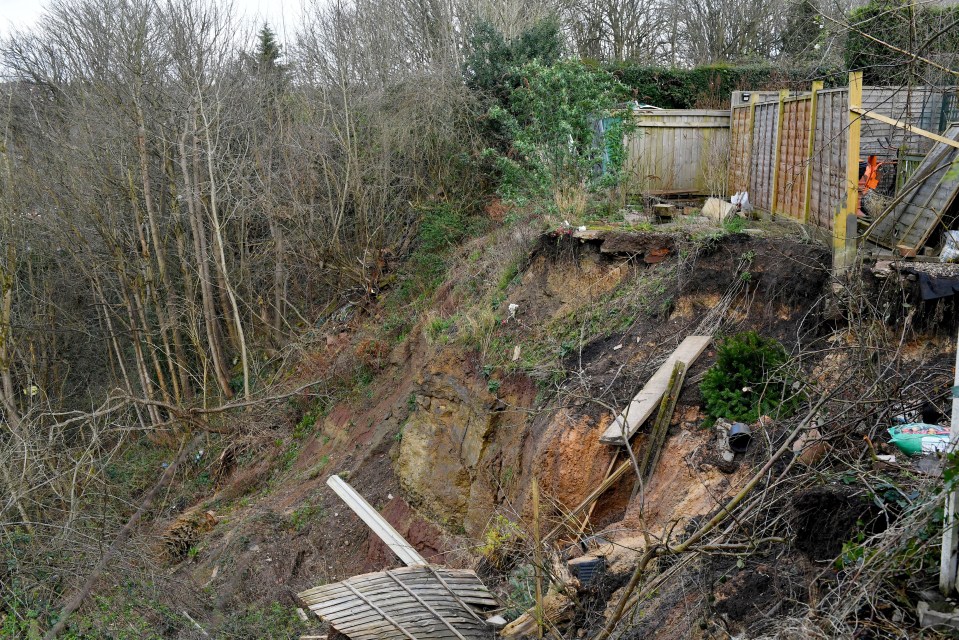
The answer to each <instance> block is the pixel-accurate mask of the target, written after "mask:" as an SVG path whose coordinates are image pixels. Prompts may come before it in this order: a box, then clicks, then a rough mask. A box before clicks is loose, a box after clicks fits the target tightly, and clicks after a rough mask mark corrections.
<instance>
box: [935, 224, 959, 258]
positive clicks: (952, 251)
mask: <svg viewBox="0 0 959 640" xmlns="http://www.w3.org/2000/svg"><path fill="white" fill-rule="evenodd" d="M939 260H940V261H941V262H959V231H946V244H945V246H944V247H943V248H942V253H940V254H939Z"/></svg>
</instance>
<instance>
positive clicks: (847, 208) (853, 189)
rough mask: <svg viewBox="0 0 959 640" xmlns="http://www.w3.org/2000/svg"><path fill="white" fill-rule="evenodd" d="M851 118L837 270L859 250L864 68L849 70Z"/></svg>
mask: <svg viewBox="0 0 959 640" xmlns="http://www.w3.org/2000/svg"><path fill="white" fill-rule="evenodd" d="M848 98H849V111H848V112H847V115H846V119H847V120H848V121H849V125H848V136H847V138H846V194H845V198H844V202H843V204H842V206H841V207H839V209H838V212H837V213H836V217H835V218H834V219H833V225H832V240H833V242H832V264H833V269H834V270H836V271H843V270H845V269H847V268H849V267H850V266H851V265H852V262H853V259H854V258H855V253H856V236H857V229H856V209H858V208H859V131H860V125H861V123H862V116H860V115H859V114H858V113H855V112H853V109H861V108H862V72H861V71H853V72H851V73H850V74H849V93H848Z"/></svg>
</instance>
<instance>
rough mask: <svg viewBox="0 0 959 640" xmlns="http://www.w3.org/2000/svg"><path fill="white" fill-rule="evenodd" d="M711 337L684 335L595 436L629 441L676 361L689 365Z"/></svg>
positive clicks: (612, 441)
mask: <svg viewBox="0 0 959 640" xmlns="http://www.w3.org/2000/svg"><path fill="white" fill-rule="evenodd" d="M712 340H713V337H712V336H711V335H706V336H688V337H687V338H686V339H685V340H683V341H682V342H681V343H680V345H679V346H678V347H676V350H675V351H674V352H673V353H672V355H670V356H669V358H667V359H666V362H664V363H663V364H662V366H661V367H659V369H658V370H657V371H656V373H654V374H653V377H652V378H650V379H649V382H647V383H646V385H645V386H644V387H643V388H642V390H641V391H640V392H639V393H637V394H636V396H635V397H634V398H633V399H632V401H630V403H629V405H628V406H627V407H626V409H624V410H623V412H622V413H620V414H619V415H618V416H616V419H615V420H613V422H612V423H611V424H610V425H609V426H608V427H607V428H606V431H605V432H604V433H603V435H602V436H600V438H599V440H600V442H603V443H605V444H619V445H621V444H626V443H627V442H629V439H630V438H631V437H632V436H633V434H634V433H636V432H637V431H639V428H640V427H641V426H643V423H645V422H646V420H647V419H649V417H650V416H651V415H652V414H653V411H655V410H656V408H657V407H658V406H659V403H660V401H661V400H662V399H663V396H664V395H665V394H666V389H667V387H668V386H669V379H670V374H671V373H672V371H673V367H674V366H675V365H676V363H677V362H679V361H682V362H684V363H686V366H690V365H692V364H693V362H695V361H696V359H697V358H699V356H700V354H702V352H703V351H705V350H706V347H707V346H708V345H709V343H710V342H712Z"/></svg>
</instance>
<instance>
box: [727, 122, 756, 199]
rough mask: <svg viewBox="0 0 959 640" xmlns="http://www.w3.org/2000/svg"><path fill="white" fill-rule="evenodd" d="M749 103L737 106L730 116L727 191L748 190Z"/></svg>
mask: <svg viewBox="0 0 959 640" xmlns="http://www.w3.org/2000/svg"><path fill="white" fill-rule="evenodd" d="M749 113H750V107H749V105H745V106H741V107H740V106H737V107H734V108H733V110H732V116H731V117H730V123H729V126H730V134H729V182H728V189H727V191H728V193H730V194H733V193H737V192H739V191H748V190H749V166H750V162H751V157H750V152H751V150H752V139H753V136H752V129H751V126H752V123H751V122H750V119H749Z"/></svg>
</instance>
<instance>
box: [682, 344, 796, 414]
mask: <svg viewBox="0 0 959 640" xmlns="http://www.w3.org/2000/svg"><path fill="white" fill-rule="evenodd" d="M788 359H789V356H788V354H787V353H786V350H785V349H784V348H783V346H782V345H781V344H780V343H779V342H778V341H777V340H775V339H772V338H763V337H762V336H760V335H759V334H757V333H756V332H755V331H747V332H745V333H740V334H737V335H734V336H730V337H729V338H726V339H725V340H724V341H723V342H722V343H721V344H720V345H719V348H718V349H717V355H716V364H714V365H713V366H712V367H711V368H710V369H709V371H707V372H706V375H705V377H704V378H703V382H702V384H701V385H700V387H699V388H700V391H701V392H702V394H703V400H704V402H705V405H706V413H707V414H708V415H709V417H710V418H713V419H716V418H726V419H727V420H741V421H743V422H754V421H756V420H758V419H759V416H761V415H765V414H769V415H772V416H774V417H783V416H786V415H790V414H791V413H793V412H794V411H795V410H796V405H797V404H798V402H799V398H798V397H796V396H792V395H787V394H786V391H787V389H786V385H785V383H784V381H783V380H782V378H781V374H780V372H779V371H777V370H779V369H780V368H781V367H782V366H783V365H784V364H785V363H786V362H787V360H788Z"/></svg>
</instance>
